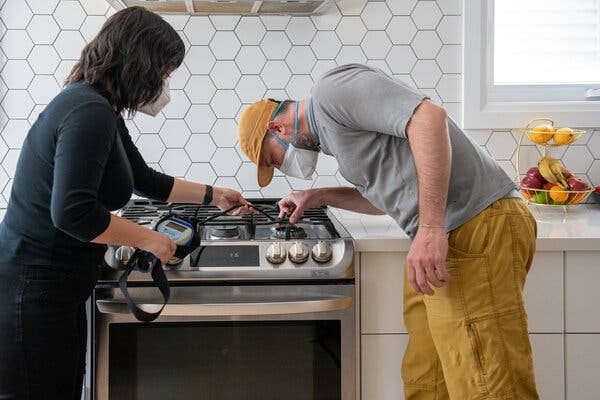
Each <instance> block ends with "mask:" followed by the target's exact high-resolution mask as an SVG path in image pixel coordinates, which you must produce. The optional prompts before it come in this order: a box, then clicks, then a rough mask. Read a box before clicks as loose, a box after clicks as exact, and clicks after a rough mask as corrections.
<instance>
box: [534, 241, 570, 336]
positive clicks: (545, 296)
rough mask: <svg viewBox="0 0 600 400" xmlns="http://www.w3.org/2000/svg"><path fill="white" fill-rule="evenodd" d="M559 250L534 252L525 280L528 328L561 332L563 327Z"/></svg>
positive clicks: (561, 265) (561, 258)
mask: <svg viewBox="0 0 600 400" xmlns="http://www.w3.org/2000/svg"><path fill="white" fill-rule="evenodd" d="M563 274H564V271H563V252H559V251H552V252H550V251H548V252H538V253H536V255H535V257H534V259H533V264H532V266H531V269H530V271H529V274H527V280H526V283H525V293H524V294H525V309H526V311H527V316H528V322H529V332H535V333H549V332H552V333H562V331H563V329H564V321H563V316H564V308H563V304H564V299H563V294H564V280H563Z"/></svg>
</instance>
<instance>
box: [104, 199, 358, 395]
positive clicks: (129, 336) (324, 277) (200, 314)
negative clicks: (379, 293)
mask: <svg viewBox="0 0 600 400" xmlns="http://www.w3.org/2000/svg"><path fill="white" fill-rule="evenodd" d="M251 201H252V203H253V204H254V205H255V206H256V207H257V209H259V210H260V212H258V213H254V214H246V215H244V216H229V215H224V216H220V217H218V218H214V219H212V220H209V219H210V218H211V217H213V216H214V215H216V214H218V212H219V210H218V209H217V208H214V207H209V206H200V205H193V204H167V203H162V202H154V201H149V200H133V201H132V202H130V203H129V204H128V205H127V206H126V207H125V208H124V209H123V210H121V211H120V213H119V214H120V215H121V216H123V217H125V218H127V219H130V220H132V221H136V222H137V223H140V224H145V225H148V226H149V227H151V226H152V224H154V223H156V221H157V220H159V219H160V218H161V216H163V215H166V214H169V213H170V214H175V215H179V216H181V217H182V218H184V219H192V220H194V221H200V224H199V225H198V232H199V237H200V245H199V247H198V248H197V249H195V250H194V251H193V252H192V253H191V254H190V255H189V256H186V257H185V258H183V259H182V260H174V261H176V262H175V263H173V264H172V265H166V266H164V267H163V268H164V270H165V275H166V277H167V279H168V280H169V282H170V285H171V298H170V301H169V303H168V304H167V306H166V307H165V308H164V310H163V312H162V314H161V315H160V317H158V319H156V320H155V321H154V322H151V323H142V322H139V321H137V320H136V319H135V318H134V317H133V316H132V315H131V314H130V313H129V310H128V308H127V305H126V303H125V299H124V297H123V294H122V293H121V291H120V290H119V288H118V286H117V281H118V279H119V277H120V275H121V274H122V270H121V269H120V268H121V267H122V266H123V265H124V262H125V261H126V258H127V257H128V254H130V253H128V252H127V251H124V249H118V248H114V247H111V248H109V249H108V251H107V252H106V256H105V261H106V264H107V266H105V267H104V268H103V271H102V273H101V276H100V279H99V282H98V285H97V287H96V290H95V294H94V299H95V304H96V312H95V314H96V316H95V340H94V348H95V351H94V355H95V374H94V376H95V385H94V391H95V395H96V396H95V398H96V399H99V400H106V399H109V398H110V399H111V400H118V399H144V400H153V399H161V400H164V399H207V400H224V399H247V400H255V399H256V400H258V399H260V400H269V399H273V400H275V399H277V400H280V399H287V400H294V399H298V400H311V399H314V400H354V399H355V395H356V388H355V371H356V367H355V357H356V355H355V308H354V303H355V301H354V300H355V286H354V266H353V260H354V245H353V241H352V239H351V237H350V235H349V234H348V232H347V231H346V230H345V229H344V228H343V227H342V226H341V225H340V224H339V222H338V221H337V220H336V219H335V217H334V216H333V215H332V213H331V212H330V211H329V210H328V209H327V208H326V207H321V208H315V209H310V210H307V211H306V212H305V214H304V216H303V218H302V219H301V220H300V221H299V222H298V223H297V224H296V225H290V224H288V223H286V222H285V220H283V221H282V220H279V219H278V214H279V210H278V209H277V201H276V200H265V199H257V200H251ZM207 220H209V221H208V222H205V223H203V221H207ZM129 293H130V295H131V297H132V298H134V299H135V300H136V302H137V303H138V304H139V305H140V307H142V308H143V307H145V308H146V309H148V310H152V309H155V308H157V307H159V305H160V303H161V300H162V298H161V297H160V293H159V291H158V290H157V288H156V287H154V285H153V284H152V279H151V277H150V274H148V273H141V272H133V273H131V275H130V278H129Z"/></svg>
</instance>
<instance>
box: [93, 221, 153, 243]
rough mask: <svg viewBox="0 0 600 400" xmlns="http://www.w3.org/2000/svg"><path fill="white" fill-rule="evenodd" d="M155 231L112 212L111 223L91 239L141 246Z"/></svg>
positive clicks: (94, 241)
mask: <svg viewBox="0 0 600 400" xmlns="http://www.w3.org/2000/svg"><path fill="white" fill-rule="evenodd" d="M154 233H155V232H154V231H153V230H151V229H148V228H145V227H143V226H140V225H138V224H136V223H135V222H132V221H129V220H127V219H125V218H121V217H118V216H116V215H113V214H111V216H110V224H109V225H108V227H107V228H106V230H104V232H102V233H101V234H100V235H98V236H96V237H95V238H94V239H92V240H91V242H92V243H98V244H112V245H121V246H131V247H140V245H141V243H143V242H145V241H147V240H148V237H149V236H151V235H153V234H154Z"/></svg>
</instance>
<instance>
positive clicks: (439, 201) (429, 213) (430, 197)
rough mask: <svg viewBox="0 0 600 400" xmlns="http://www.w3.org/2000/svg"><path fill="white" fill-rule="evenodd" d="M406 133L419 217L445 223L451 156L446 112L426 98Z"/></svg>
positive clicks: (435, 222)
mask: <svg viewBox="0 0 600 400" xmlns="http://www.w3.org/2000/svg"><path fill="white" fill-rule="evenodd" d="M407 134H408V140H409V143H410V148H411V150H412V153H413V157H414V161H415V167H416V169H417V178H418V180H419V221H420V223H422V224H428V225H435V226H444V225H445V216H446V203H447V200H448V185H449V181H450V169H451V160H452V150H451V147H450V137H449V134H448V122H447V115H446V112H445V111H444V109H443V108H441V107H438V106H436V105H435V104H433V103H431V102H429V101H424V102H423V103H421V105H420V106H419V107H418V108H417V110H416V111H415V113H414V115H413V117H412V118H411V120H410V123H409V126H408V128H407Z"/></svg>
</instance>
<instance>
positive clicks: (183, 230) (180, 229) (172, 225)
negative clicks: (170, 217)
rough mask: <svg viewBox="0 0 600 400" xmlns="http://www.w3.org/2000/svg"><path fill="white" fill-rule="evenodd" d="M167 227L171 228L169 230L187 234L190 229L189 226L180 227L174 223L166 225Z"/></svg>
mask: <svg viewBox="0 0 600 400" xmlns="http://www.w3.org/2000/svg"><path fill="white" fill-rule="evenodd" d="M165 227H166V228H169V229H173V230H175V231H177V232H185V231H186V230H187V229H189V228H188V227H187V226H183V225H179V224H176V223H174V222H168V223H167V224H166V225H165Z"/></svg>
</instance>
